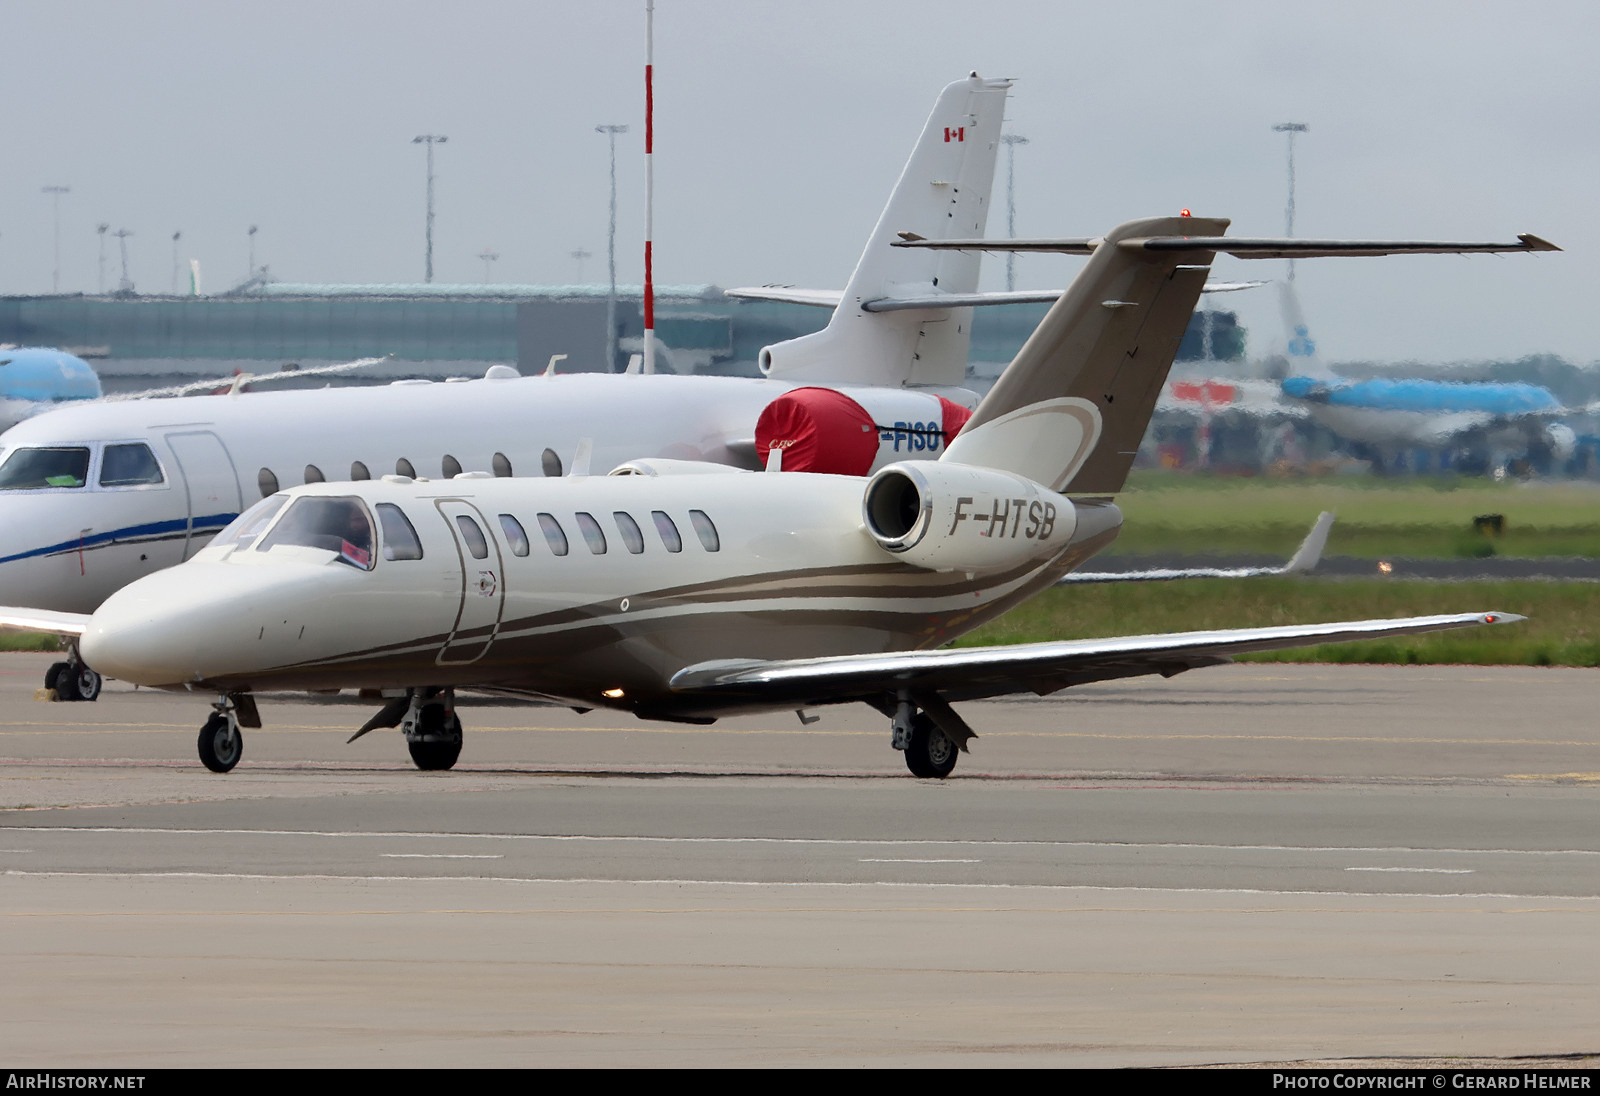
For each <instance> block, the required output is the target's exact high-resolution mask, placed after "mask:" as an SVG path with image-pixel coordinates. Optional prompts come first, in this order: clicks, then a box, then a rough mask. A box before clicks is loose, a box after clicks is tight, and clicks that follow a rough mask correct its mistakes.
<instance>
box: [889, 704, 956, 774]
mask: <svg viewBox="0 0 1600 1096" xmlns="http://www.w3.org/2000/svg"><path fill="white" fill-rule="evenodd" d="M919 707H921V708H922V709H923V710H922V711H920V712H919V711H918V710H917V709H918V708H919ZM883 708H884V710H885V711H890V712H892V713H893V721H892V722H891V723H890V724H889V730H890V738H889V744H890V745H891V746H893V747H894V748H895V749H897V750H901V751H903V752H904V753H905V755H906V768H908V769H910V770H911V775H912V776H916V777H921V778H923V779H925V780H928V779H932V780H943V779H944V778H945V777H947V776H949V775H950V773H951V772H952V771H954V769H955V767H956V759H957V758H958V757H960V756H961V754H962V753H963V752H964V751H965V750H966V748H967V741H968V740H969V739H973V738H977V737H978V736H977V734H976V733H975V732H974V731H973V730H972V728H971V727H969V726H967V723H966V721H965V720H964V719H962V718H961V717H960V716H959V715H957V714H956V712H955V709H953V708H951V707H950V705H949V704H947V703H945V701H944V698H943V697H940V696H938V695H937V694H933V693H928V694H920V695H917V696H915V697H913V696H911V695H909V694H902V695H901V696H900V697H899V698H898V699H897V700H896V702H895V703H894V705H893V707H892V708H890V707H889V706H888V705H884V706H883Z"/></svg>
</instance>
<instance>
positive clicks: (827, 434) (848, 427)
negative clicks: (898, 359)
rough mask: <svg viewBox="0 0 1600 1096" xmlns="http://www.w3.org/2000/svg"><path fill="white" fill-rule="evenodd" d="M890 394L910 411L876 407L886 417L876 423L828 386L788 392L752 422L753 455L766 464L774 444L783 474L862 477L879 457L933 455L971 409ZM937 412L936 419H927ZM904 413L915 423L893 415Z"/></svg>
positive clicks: (938, 398) (918, 396)
mask: <svg viewBox="0 0 1600 1096" xmlns="http://www.w3.org/2000/svg"><path fill="white" fill-rule="evenodd" d="M875 395H876V394H875ZM885 395H886V394H885ZM894 397H895V402H896V403H897V404H898V403H905V404H907V407H908V408H909V409H906V408H898V407H897V408H895V409H891V408H889V407H884V408H880V409H879V410H880V414H883V415H884V417H885V419H886V421H884V422H874V421H873V417H872V413H871V412H869V411H868V410H867V409H866V408H865V407H863V406H862V405H861V404H860V403H859V402H857V401H856V400H854V399H852V398H851V397H850V396H847V395H845V394H844V393H843V392H838V391H835V390H834V389H832V388H796V389H794V390H793V391H790V392H786V393H784V394H783V395H781V396H779V397H778V398H777V399H775V400H773V401H772V402H771V403H769V404H767V406H766V408H765V409H764V410H763V411H762V412H761V417H760V418H759V419H757V420H756V457H757V458H758V459H759V460H761V461H762V462H763V463H765V461H766V459H767V454H768V453H769V452H770V451H771V450H772V449H773V448H774V447H776V448H778V449H781V450H783V470H784V471H785V472H824V473H830V474H833V475H841V476H865V475H867V474H868V473H870V472H871V471H872V470H873V467H874V465H875V464H877V463H879V458H880V455H881V458H882V460H883V461H891V460H900V459H904V458H905V457H907V456H921V455H922V454H924V453H925V454H926V455H927V457H928V458H930V459H931V458H935V457H937V456H938V455H939V454H940V453H941V452H942V451H943V450H944V446H945V444H947V443H948V441H949V439H951V438H953V437H955V436H956V434H957V433H958V432H959V431H960V430H961V428H962V427H963V426H965V425H966V423H967V420H968V419H969V418H971V417H972V412H971V411H968V410H967V409H966V408H965V407H962V406H961V405H960V404H958V403H953V402H951V401H950V400H947V399H945V398H944V397H943V396H931V395H926V394H921V393H901V392H897V393H894ZM880 402H881V397H880ZM924 405H925V406H924ZM935 414H936V415H938V420H937V422H933V421H926V420H928V419H931V418H932V416H933V415H935ZM902 415H903V416H906V418H907V419H912V420H915V421H904V420H902V419H901V418H899V417H896V416H902ZM888 419H893V421H887V420H888ZM940 432H942V435H943V436H942V437H941V435H940Z"/></svg>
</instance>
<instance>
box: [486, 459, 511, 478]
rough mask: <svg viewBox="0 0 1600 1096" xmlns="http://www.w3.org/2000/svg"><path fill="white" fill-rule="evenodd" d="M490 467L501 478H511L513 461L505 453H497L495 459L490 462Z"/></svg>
mask: <svg viewBox="0 0 1600 1096" xmlns="http://www.w3.org/2000/svg"><path fill="white" fill-rule="evenodd" d="M489 467H490V468H492V469H494V474H495V475H497V476H499V477H500V478H501V479H510V478H511V461H510V460H508V459H507V458H506V455H505V454H504V453H496V454H495V455H494V459H493V460H491V461H490V462H489Z"/></svg>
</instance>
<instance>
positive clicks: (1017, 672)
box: [671, 612, 1526, 707]
mask: <svg viewBox="0 0 1600 1096" xmlns="http://www.w3.org/2000/svg"><path fill="white" fill-rule="evenodd" d="M1523 619H1526V618H1524V617H1520V616H1517V615H1515V614H1512V613H1498V612H1487V613H1456V614H1447V615H1443V616H1424V617H1397V618H1391V619H1385V620H1357V621H1336V622H1334V623H1331V624H1297V625H1289V626H1286V627H1272V628H1233V629H1227V630H1219V631H1206V632H1168V633H1164V634H1160V635H1145V636H1119V637H1116V638H1112V639H1077V640H1068V641H1064V642H1052V643H1023V644H1017V645H1015V646H1009V647H956V648H947V649H941V650H933V651H902V652H895V653H891V654H864V655H841V656H836V657H830V658H801V659H779V660H760V659H726V660H719V661H715V662H701V663H698V664H696V665H693V666H688V667H685V668H684V669H682V670H679V671H678V672H677V673H676V674H674V675H673V676H672V683H671V685H672V689H673V691H674V692H677V693H684V694H688V693H701V694H709V695H716V696H718V697H724V698H730V699H731V698H735V697H748V698H749V699H751V700H757V701H760V702H762V703H764V704H770V703H783V704H794V705H795V706H796V707H806V706H810V705H817V704H832V703H843V702H847V701H852V700H871V699H875V698H878V697H882V696H883V695H885V694H888V695H890V696H893V695H894V694H896V693H900V692H909V693H910V694H911V695H912V696H914V697H915V696H918V695H919V694H920V695H923V696H934V697H939V698H943V699H944V700H946V701H954V700H976V699H980V698H983V697H990V696H1002V695H1004V694H1006V693H1020V692H1033V693H1037V694H1039V695H1040V696H1044V695H1046V694H1049V693H1053V692H1055V691H1057V690H1058V689H1065V688H1067V687H1068V686H1071V685H1083V684H1086V683H1088V682H1091V681H1109V680H1112V679H1115V678H1122V677H1137V676H1140V675H1143V674H1160V675H1162V676H1163V677H1171V676H1173V675H1174V674H1179V673H1182V672H1183V671H1184V670H1192V669H1195V668H1197V667H1200V666H1216V665H1220V664H1222V663H1225V662H1228V661H1231V659H1232V656H1234V655H1239V654H1246V653H1249V652H1252V651H1273V650H1278V649H1281V648H1286V647H1305V646H1308V645H1311V644H1315V643H1340V642H1345V641H1348V640H1356V639H1382V638H1386V637H1388V636H1400V635H1414V634H1418V633H1421V632H1437V631H1443V630H1445V629H1447V628H1466V627H1470V626H1472V625H1476V624H1503V623H1510V622H1513V621H1518V620H1523Z"/></svg>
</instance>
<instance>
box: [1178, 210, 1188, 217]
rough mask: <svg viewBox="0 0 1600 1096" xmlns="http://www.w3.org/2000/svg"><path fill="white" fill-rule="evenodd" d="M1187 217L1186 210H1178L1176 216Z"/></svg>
mask: <svg viewBox="0 0 1600 1096" xmlns="http://www.w3.org/2000/svg"><path fill="white" fill-rule="evenodd" d="M1188 215H1189V211H1188V210H1187V209H1180V210H1178V216H1180V217H1187V216H1188Z"/></svg>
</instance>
